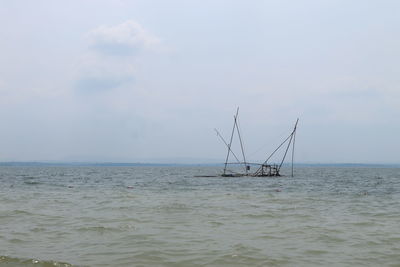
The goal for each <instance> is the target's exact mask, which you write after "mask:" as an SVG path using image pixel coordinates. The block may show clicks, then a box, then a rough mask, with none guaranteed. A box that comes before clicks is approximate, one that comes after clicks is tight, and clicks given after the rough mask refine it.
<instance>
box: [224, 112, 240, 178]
mask: <svg viewBox="0 0 400 267" xmlns="http://www.w3.org/2000/svg"><path fill="white" fill-rule="evenodd" d="M238 113H239V107H238V108H237V110H236V115H235V116H233V118H234V122H233V128H232V134H231V140H230V141H229V146H228V153H227V154H226V160H225V167H224V174H225V172H226V164H227V163H228V159H229V154H230V151H231V146H232V140H233V134H234V133H235V123H236V117H237V115H238Z"/></svg>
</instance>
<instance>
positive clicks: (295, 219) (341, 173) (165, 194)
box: [0, 166, 400, 267]
mask: <svg viewBox="0 0 400 267" xmlns="http://www.w3.org/2000/svg"><path fill="white" fill-rule="evenodd" d="M220 173H221V168H220V167H215V166H25V167H24V166H1V167H0V266H35V267H40V266H400V168H388V167H377V168H370V167H337V166H330V167H320V166H318V167H315V166H312V167H298V168H296V169H295V175H294V177H291V176H290V175H285V176H282V177H220V176H218V174H220ZM281 173H282V174H290V169H283V170H282V171H281ZM206 176H215V177H206Z"/></svg>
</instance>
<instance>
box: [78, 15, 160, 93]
mask: <svg viewBox="0 0 400 267" xmlns="http://www.w3.org/2000/svg"><path fill="white" fill-rule="evenodd" d="M87 36H89V43H88V48H89V49H88V50H87V52H86V53H85V54H84V55H82V56H81V57H80V60H79V63H78V66H79V67H78V78H77V80H76V82H75V86H76V88H77V89H78V90H79V91H83V92H101V91H107V90H112V89H115V88H119V87H121V86H124V85H127V84H130V83H132V82H133V81H134V80H135V78H136V77H135V75H136V72H135V69H136V68H135V65H136V62H137V60H138V59H139V58H140V57H141V56H142V55H144V54H145V53H143V50H146V49H148V50H152V49H153V48H156V47H157V46H158V45H159V43H160V41H159V39H158V38H157V37H156V36H154V35H153V34H151V33H149V32H148V31H147V30H145V28H144V27H143V26H141V25H140V24H139V23H137V22H135V21H132V20H128V21H125V22H123V23H121V24H118V25H114V26H99V27H97V28H95V29H94V30H92V31H90V32H89V33H88V34H87Z"/></svg>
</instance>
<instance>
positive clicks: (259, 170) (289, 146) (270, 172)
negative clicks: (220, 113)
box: [215, 108, 299, 177]
mask: <svg viewBox="0 0 400 267" xmlns="http://www.w3.org/2000/svg"><path fill="white" fill-rule="evenodd" d="M238 121H239V108H237V110H236V114H235V115H234V116H233V127H232V132H231V135H230V139H229V143H228V142H226V141H225V139H224V138H223V137H222V135H221V134H220V133H219V131H218V130H217V129H215V131H216V133H217V135H218V137H219V138H220V139H221V141H222V142H223V143H224V144H225V146H226V148H227V155H226V158H225V163H224V169H223V173H222V174H221V176H223V177H242V176H251V177H274V176H275V177H276V176H283V175H282V174H281V169H282V166H283V164H284V162H285V159H286V158H287V156H288V154H291V176H292V177H293V176H294V165H293V162H294V151H295V143H296V131H297V124H298V122H299V119H297V120H296V122H295V124H294V128H293V130H292V131H291V132H290V134H289V135H288V136H287V137H286V138H285V139H284V140H283V141H282V143H280V145H279V146H277V147H276V149H275V150H274V151H273V152H272V153H271V154H269V156H268V157H267V158H266V160H265V161H264V162H262V163H252V162H248V161H247V160H246V155H245V149H244V144H243V139H242V135H241V132H240V129H239V123H238ZM236 135H237V136H238V139H239V143H240V150H241V153H240V154H241V155H240V154H239V156H238V155H237V154H236V153H235V152H234V151H233V149H232V142H233V140H234V136H236ZM278 151H282V152H283V156H282V157H281V158H280V160H279V161H278V163H271V162H270V160H271V158H272V157H273V156H274V155H276V153H277V152H278ZM232 159H234V160H235V161H230V160H232ZM230 166H236V167H239V168H235V170H232V169H231V168H229V167H230ZM252 169H255V171H253V172H252V171H251V170H252Z"/></svg>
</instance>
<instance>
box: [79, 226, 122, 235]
mask: <svg viewBox="0 0 400 267" xmlns="http://www.w3.org/2000/svg"><path fill="white" fill-rule="evenodd" d="M77 230H78V231H80V232H97V233H109V232H123V231H124V230H123V229H121V228H116V227H109V226H86V227H80V228H78V229H77Z"/></svg>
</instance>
